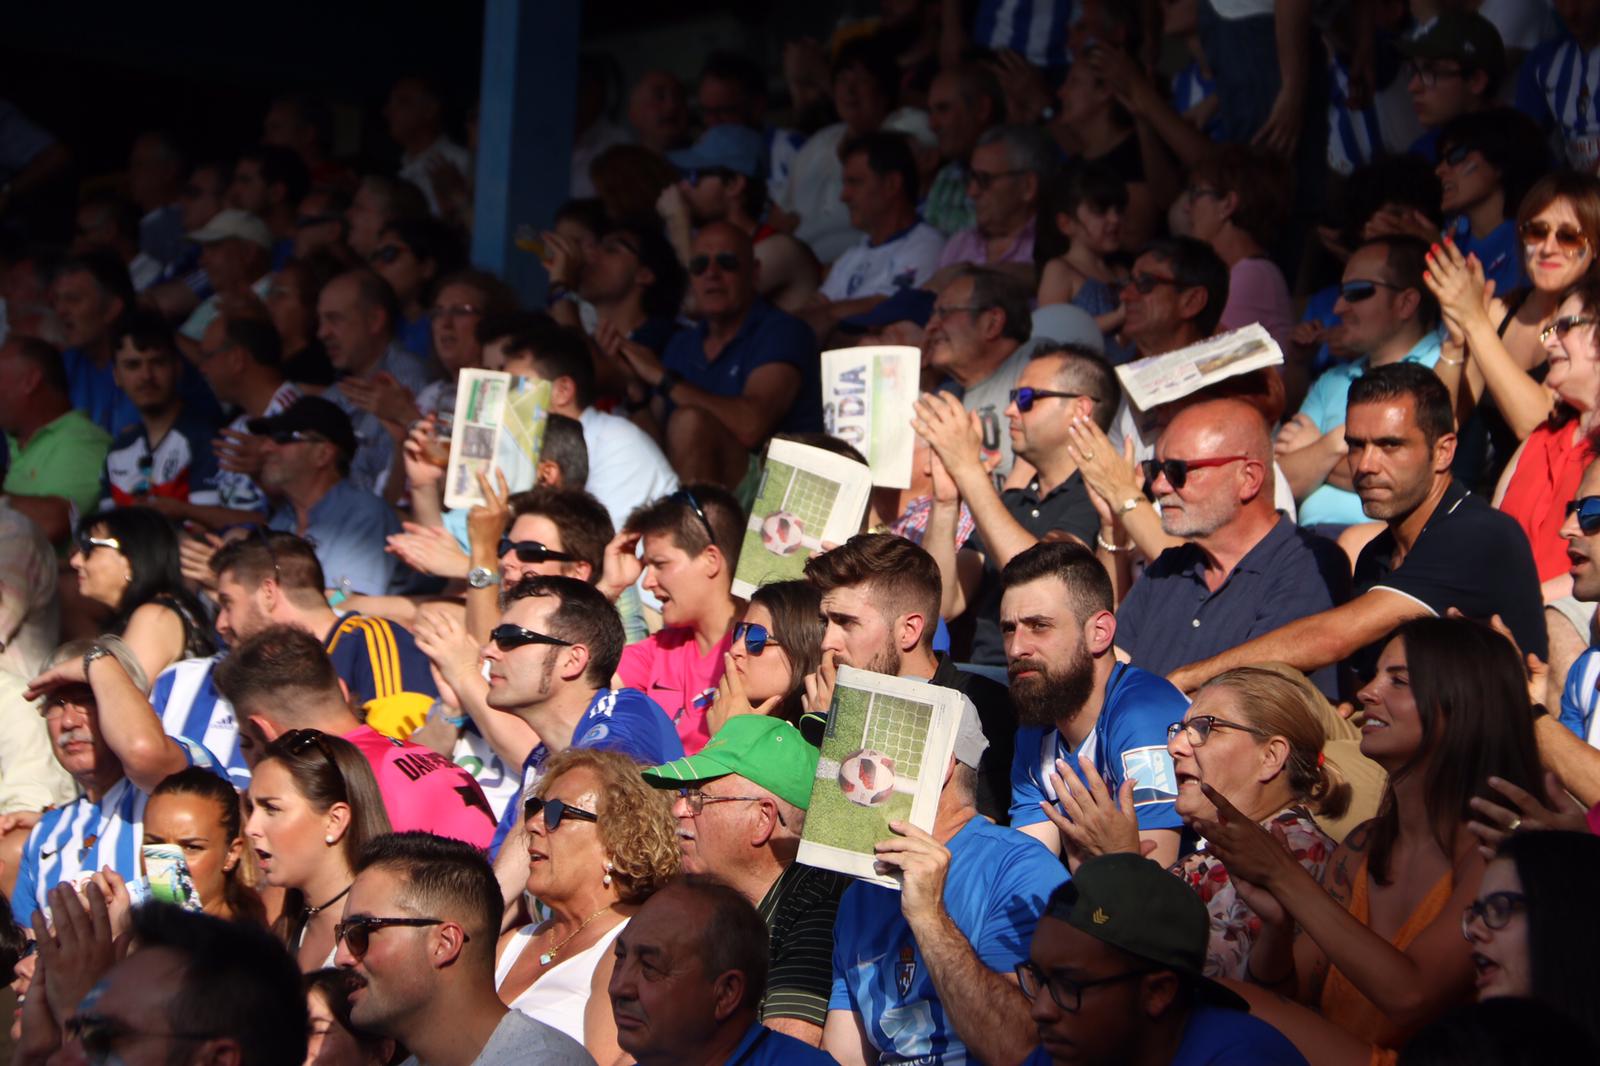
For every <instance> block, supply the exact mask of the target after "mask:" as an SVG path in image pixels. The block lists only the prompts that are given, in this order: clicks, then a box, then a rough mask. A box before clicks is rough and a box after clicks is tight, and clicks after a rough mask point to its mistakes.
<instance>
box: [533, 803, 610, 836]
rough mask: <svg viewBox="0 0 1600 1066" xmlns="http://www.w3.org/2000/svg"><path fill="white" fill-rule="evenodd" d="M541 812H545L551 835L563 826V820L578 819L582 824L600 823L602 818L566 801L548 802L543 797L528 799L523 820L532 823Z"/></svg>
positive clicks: (545, 823) (547, 828)
mask: <svg viewBox="0 0 1600 1066" xmlns="http://www.w3.org/2000/svg"><path fill="white" fill-rule="evenodd" d="M540 811H543V812H544V828H545V831H546V832H550V833H554V832H555V831H556V826H558V825H560V824H561V819H563V818H576V819H577V820H578V821H580V822H599V821H600V816H599V815H597V814H595V813H594V812H593V811H586V810H584V809H583V808H582V807H574V806H573V805H572V804H570V803H567V802H566V801H564V800H546V799H545V798H544V797H543V796H530V797H528V801H527V802H526V803H524V804H523V805H522V820H523V821H525V822H531V821H532V820H533V819H534V818H536V817H538V815H539V812H540Z"/></svg>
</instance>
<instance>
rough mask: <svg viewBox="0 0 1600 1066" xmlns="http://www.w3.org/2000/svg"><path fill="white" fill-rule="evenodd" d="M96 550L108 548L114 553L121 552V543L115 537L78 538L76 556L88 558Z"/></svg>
mask: <svg viewBox="0 0 1600 1066" xmlns="http://www.w3.org/2000/svg"><path fill="white" fill-rule="evenodd" d="M96 548H110V549H111V550H112V551H114V552H119V551H121V550H122V541H120V540H118V539H117V538H116V537H79V538H78V554H79V555H82V556H83V557H85V558H88V557H89V556H90V555H92V554H93V553H94V550H95V549H96Z"/></svg>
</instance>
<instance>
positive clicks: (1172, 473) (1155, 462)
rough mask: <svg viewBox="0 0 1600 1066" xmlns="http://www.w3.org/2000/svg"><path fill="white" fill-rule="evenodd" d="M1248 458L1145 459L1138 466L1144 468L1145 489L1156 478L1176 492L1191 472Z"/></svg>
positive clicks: (1246, 456) (1241, 456)
mask: <svg viewBox="0 0 1600 1066" xmlns="http://www.w3.org/2000/svg"><path fill="white" fill-rule="evenodd" d="M1249 458H1250V457H1249V456H1248V455H1219V456H1217V457H1216V458H1215V459H1146V460H1144V461H1143V462H1141V463H1140V464H1139V465H1140V466H1141V467H1143V468H1144V483H1145V486H1146V487H1147V488H1148V487H1150V486H1153V485H1154V484H1155V483H1156V478H1157V477H1165V478H1166V479H1167V484H1169V485H1171V486H1172V487H1173V489H1174V490H1177V489H1181V488H1183V486H1184V485H1186V484H1188V483H1189V471H1191V470H1203V469H1205V468H1206V467H1208V466H1227V465H1228V464H1229V463H1242V462H1246V461H1248V460H1249Z"/></svg>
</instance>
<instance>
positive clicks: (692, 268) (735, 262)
mask: <svg viewBox="0 0 1600 1066" xmlns="http://www.w3.org/2000/svg"><path fill="white" fill-rule="evenodd" d="M712 263H716V264H717V269H718V270H721V271H722V272H723V273H724V274H737V273H738V272H739V257H738V256H736V255H734V254H733V253H732V252H718V253H717V254H716V255H697V256H695V257H694V258H693V259H691V260H689V273H691V274H693V275H694V276H695V277H697V278H698V277H699V276H700V275H702V274H704V273H705V272H706V271H708V270H710V269H711V264H712Z"/></svg>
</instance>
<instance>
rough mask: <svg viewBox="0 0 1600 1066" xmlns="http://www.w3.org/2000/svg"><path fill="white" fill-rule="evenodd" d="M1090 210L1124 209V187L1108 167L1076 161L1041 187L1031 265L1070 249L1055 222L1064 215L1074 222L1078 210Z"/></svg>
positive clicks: (1126, 185)
mask: <svg viewBox="0 0 1600 1066" xmlns="http://www.w3.org/2000/svg"><path fill="white" fill-rule="evenodd" d="M1085 204H1087V205H1088V206H1089V208H1090V209H1091V210H1094V211H1099V212H1105V211H1109V210H1110V209H1111V208H1113V207H1114V208H1116V209H1117V210H1119V211H1126V210H1127V209H1128V183H1127V182H1125V181H1123V180H1122V175H1121V174H1118V173H1117V172H1116V171H1115V170H1114V169H1112V168H1111V167H1110V166H1108V165H1106V164H1105V163H1103V162H1100V161H1098V160H1092V161H1085V160H1079V161H1078V162H1075V163H1073V164H1072V165H1070V166H1068V167H1067V168H1066V169H1064V170H1062V171H1061V173H1059V174H1057V175H1056V176H1055V177H1054V178H1052V179H1050V182H1049V183H1048V184H1047V185H1046V186H1045V187H1044V190H1043V193H1042V195H1041V196H1040V197H1039V225H1038V226H1037V227H1036V229H1037V231H1038V235H1037V237H1036V238H1035V241H1034V256H1033V258H1034V262H1036V263H1046V262H1049V261H1050V260H1051V259H1054V258H1055V257H1056V256H1058V255H1061V254H1063V253H1065V252H1066V251H1067V249H1068V247H1070V242H1069V241H1068V240H1067V236H1066V234H1064V233H1062V232H1061V227H1060V226H1058V225H1057V224H1056V218H1057V216H1060V215H1066V216H1067V217H1068V218H1070V219H1073V220H1076V219H1077V217H1078V208H1079V207H1082V206H1084V205H1085Z"/></svg>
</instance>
